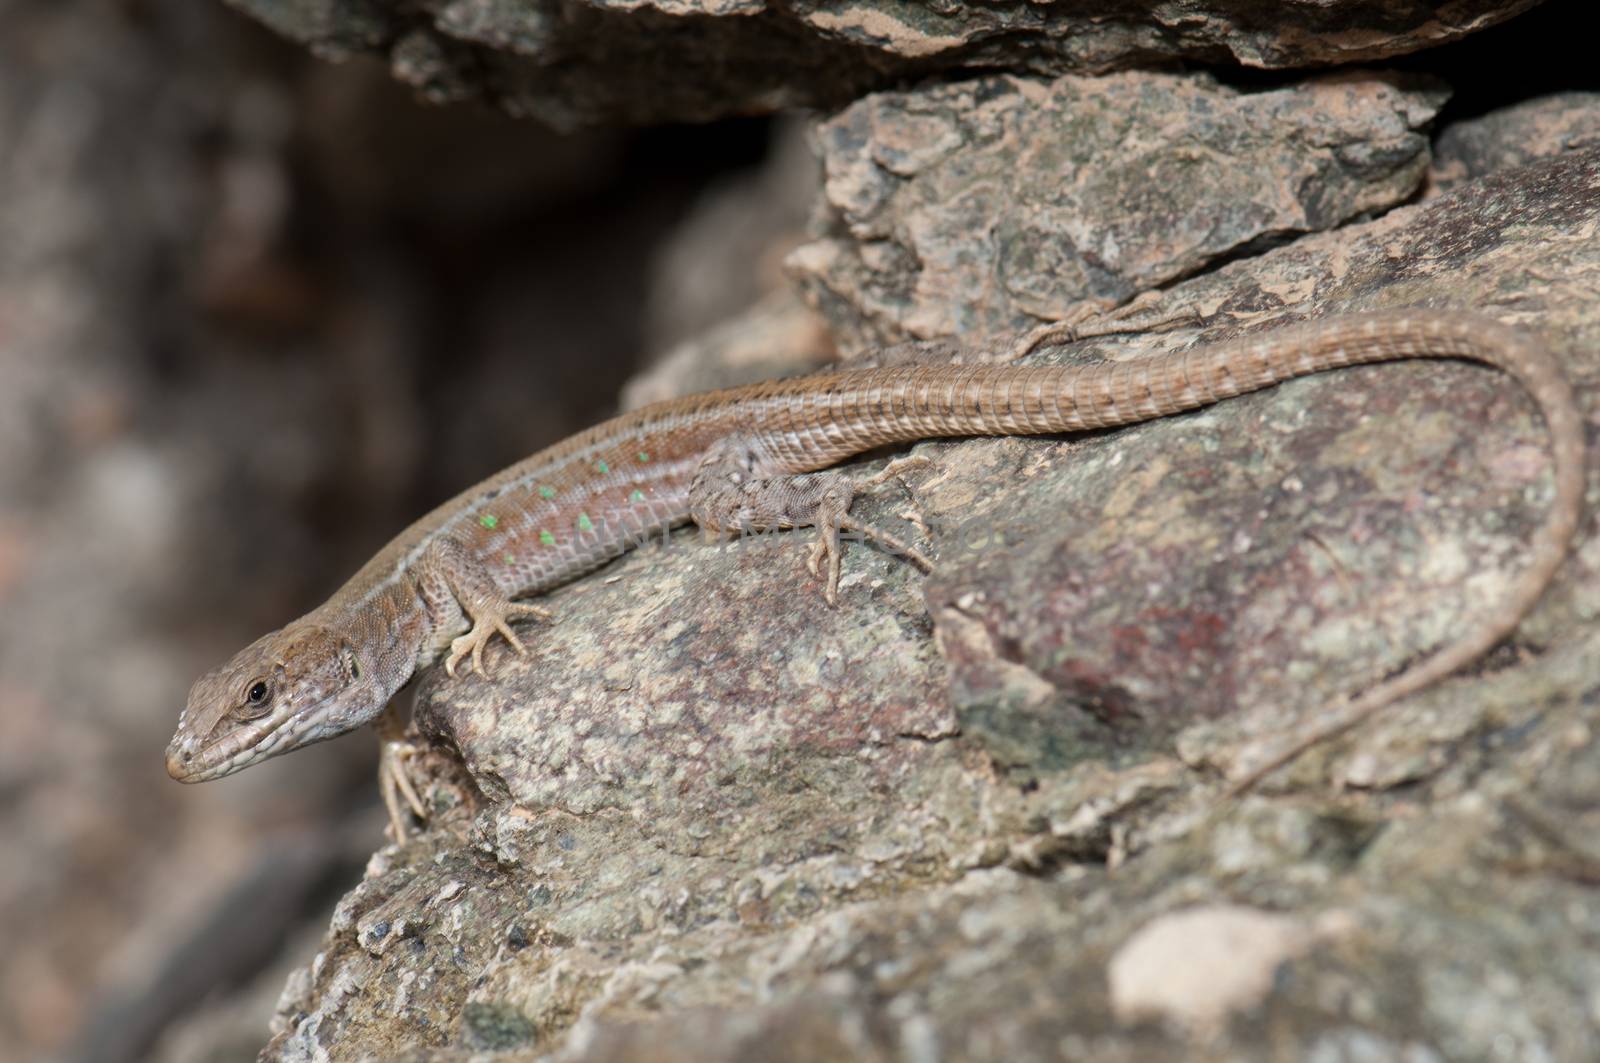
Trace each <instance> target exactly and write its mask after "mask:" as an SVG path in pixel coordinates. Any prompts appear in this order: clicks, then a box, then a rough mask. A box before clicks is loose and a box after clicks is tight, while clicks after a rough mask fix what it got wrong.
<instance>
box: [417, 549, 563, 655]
mask: <svg viewBox="0 0 1600 1063" xmlns="http://www.w3.org/2000/svg"><path fill="white" fill-rule="evenodd" d="M416 580H417V592H418V593H419V594H420V595H421V596H422V601H423V604H424V606H425V607H426V608H427V610H428V614H429V616H430V617H431V618H432V620H433V626H434V630H435V631H454V630H460V629H461V628H462V627H466V628H467V632H466V634H464V635H461V636H459V637H458V638H456V639H455V640H453V641H452V642H451V643H450V655H449V656H448V657H447V658H445V662H444V670H445V671H446V672H448V673H449V674H450V675H452V676H454V675H455V674H456V665H458V664H460V663H461V659H462V658H463V657H466V656H467V655H468V654H471V655H472V666H473V667H474V668H476V669H477V670H478V673H479V674H480V675H481V674H483V673H484V665H483V648H484V647H485V646H487V645H488V644H489V643H490V642H491V641H492V640H493V639H494V636H495V635H496V634H498V635H501V636H503V637H504V638H505V640H506V642H507V643H508V644H509V645H510V646H511V648H512V649H513V650H515V651H516V652H517V653H518V654H519V655H520V654H522V653H525V652H527V651H526V649H525V648H524V647H523V645H522V640H521V639H519V638H517V635H516V632H514V631H512V630H511V627H510V621H512V620H514V619H516V618H518V617H524V616H531V617H534V618H535V619H538V620H549V619H550V616H551V614H550V612H549V610H546V609H541V608H539V607H538V606H537V605H529V604H528V603H526V602H513V601H511V600H510V599H508V598H507V597H506V596H505V595H504V594H502V593H501V592H500V590H499V589H498V588H497V587H496V586H495V585H494V580H493V579H492V578H491V577H490V575H489V572H488V570H487V569H486V568H484V566H483V563H482V562H481V561H479V560H478V559H477V558H476V557H474V556H473V555H472V553H471V552H470V551H469V550H467V548H466V547H464V546H462V545H461V544H460V543H459V542H457V541H456V540H454V539H451V538H449V537H447V536H442V537H440V538H438V539H435V540H434V541H433V542H432V543H430V544H429V545H428V548H427V550H426V551H424V553H423V555H422V557H421V558H420V559H419V560H418V562H417V567H416Z"/></svg>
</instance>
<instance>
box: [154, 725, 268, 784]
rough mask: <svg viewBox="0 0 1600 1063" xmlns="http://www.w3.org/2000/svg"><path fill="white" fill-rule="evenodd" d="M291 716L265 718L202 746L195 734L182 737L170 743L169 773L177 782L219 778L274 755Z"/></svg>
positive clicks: (168, 751) (168, 753) (168, 755)
mask: <svg viewBox="0 0 1600 1063" xmlns="http://www.w3.org/2000/svg"><path fill="white" fill-rule="evenodd" d="M289 719H290V717H288V716H284V717H281V718H279V719H266V720H262V721H261V722H260V723H258V724H256V725H254V726H252V727H248V728H241V729H239V730H237V731H231V732H229V733H228V734H225V735H223V736H222V737H220V738H218V739H216V740H215V741H213V742H212V743H211V744H210V745H205V746H201V745H199V743H198V742H196V741H195V739H194V738H192V737H183V736H179V737H176V738H174V739H173V740H172V744H171V745H169V746H167V774H168V775H170V776H172V777H173V778H174V779H176V780H177V781H178V782H182V783H196V782H209V781H210V780H212V779H220V778H222V777H223V776H224V775H232V774H233V773H234V772H236V771H239V770H240V769H242V768H248V767H249V766H250V765H252V764H254V763H256V762H257V761H262V760H265V759H267V758H268V757H270V756H272V754H273V752H274V751H275V750H276V749H277V747H278V746H280V745H282V744H283V741H284V739H285V737H286V736H287V735H288V734H289V732H288V731H287V730H285V729H284V726H283V725H284V724H285V723H287V722H288V721H289Z"/></svg>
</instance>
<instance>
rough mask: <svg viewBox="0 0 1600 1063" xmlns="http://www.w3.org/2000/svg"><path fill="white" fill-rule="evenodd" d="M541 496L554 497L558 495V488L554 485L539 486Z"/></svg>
mask: <svg viewBox="0 0 1600 1063" xmlns="http://www.w3.org/2000/svg"><path fill="white" fill-rule="evenodd" d="M539 497H540V498H554V497H556V489H555V488H554V487H541V488H539Z"/></svg>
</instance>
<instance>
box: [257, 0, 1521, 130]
mask: <svg viewBox="0 0 1600 1063" xmlns="http://www.w3.org/2000/svg"><path fill="white" fill-rule="evenodd" d="M230 2H231V3H233V4H234V5H235V6H237V7H239V8H241V9H242V10H245V11H248V12H249V13H251V14H252V15H254V16H255V17H257V18H259V19H261V20H262V21H263V22H265V23H267V24H268V25H270V26H271V27H273V28H274V29H275V30H277V31H278V32H280V33H282V34H284V35H285V36H288V37H291V38H293V39H295V40H297V41H301V42H303V43H305V44H307V45H309V46H310V47H311V48H312V49H313V50H315V51H317V52H318V53H320V54H323V55H328V56H334V57H338V56H346V55H352V54H361V53H373V54H377V55H379V56H382V57H385V58H386V59H387V60H388V62H389V65H390V68H391V69H392V71H393V73H394V75H395V76H396V77H397V78H399V79H401V80H402V81H405V82H406V83H407V84H410V85H413V86H415V87H416V88H417V89H418V90H420V91H421V92H422V93H423V94H424V95H426V96H428V97H430V98H432V99H435V100H460V99H468V98H474V99H481V100H485V101H488V102H491V103H494V104H496V105H498V106H500V107H502V108H504V109H505V110H507V111H509V112H511V113H513V114H519V115H530V116H534V117H537V118H538V119H539V120H541V121H543V122H546V123H548V124H550V125H553V126H556V127H558V128H571V127H575V126H581V125H587V124H593V123H597V122H608V121H609V122H616V121H628V122H662V121H705V120H708V119H712V118H718V117H723V116H727V115H733V114H750V113H759V112H768V111H772V110H776V109H779V108H784V107H797V106H813V107H814V106H835V105H839V104H842V103H845V102H847V101H848V100H850V99H853V98H854V97H856V96H859V95H861V94H862V93H864V92H867V91H869V90H871V89H876V88H885V87H888V86H889V85H891V84H893V83H897V82H898V83H904V82H908V81H912V80H915V79H917V78H919V77H926V76H928V75H932V74H937V73H946V74H950V73H958V72H971V71H978V70H993V69H996V68H1002V69H1004V68H1010V69H1027V70H1030V71H1032V72H1034V73H1038V74H1056V73H1065V72H1089V73H1096V72H1104V71H1107V70H1112V69H1118V68H1126V67H1131V66H1134V65H1138V64H1158V63H1161V62H1163V61H1167V62H1170V61H1172V60H1189V61H1194V62H1202V63H1212V64H1220V65H1239V66H1245V67H1256V68H1262V69H1268V70H1281V69H1289V68H1298V67H1307V66H1324V65H1328V64H1332V63H1354V62H1369V61H1372V60H1377V59H1383V58H1386V57H1389V56H1396V55H1403V54H1405V53H1408V52H1413V51H1416V50H1417V49H1419V48H1425V47H1431V46H1434V45H1437V44H1440V43H1443V42H1445V41H1450V40H1454V39H1456V38H1459V37H1461V36H1463V35H1465V34H1469V33H1472V32H1474V31H1476V30H1479V29H1482V28H1484V27H1486V26H1490V25H1493V24H1494V23H1496V22H1499V21H1501V20H1503V19H1506V18H1509V17H1511V16H1512V15H1515V14H1517V13H1518V12H1520V11H1525V10H1527V9H1528V8H1530V7H1533V6H1534V4H1535V3H1536V2H1537V0H1453V2H1451V3H1449V4H1445V5H1441V4H1439V3H1437V2H1436V0H1319V2H1318V3H1315V4H1293V5H1284V4H1280V3H1274V2H1272V0H1171V2H1168V3H1164V4H1160V5H1149V4H1139V3H1120V4H1115V5H1110V6H1107V5H1104V4H1089V5H1071V6H1070V7H1069V6H1068V5H1060V4H1058V5H1048V6H1041V5H1037V4H1015V3H1013V4H969V3H959V2H953V3H941V4H937V5H932V4H917V5H907V4H895V3H885V2H884V0H852V2H849V3H844V4H814V3H800V4H792V3H766V2H763V0H654V2H651V3H643V2H640V0H593V2H589V3H582V4H576V3H559V2H557V0H434V2H432V3H428V4H423V5H391V4H384V3H379V2H377V0H298V2H296V3H293V4H284V3H281V2H278V0H230Z"/></svg>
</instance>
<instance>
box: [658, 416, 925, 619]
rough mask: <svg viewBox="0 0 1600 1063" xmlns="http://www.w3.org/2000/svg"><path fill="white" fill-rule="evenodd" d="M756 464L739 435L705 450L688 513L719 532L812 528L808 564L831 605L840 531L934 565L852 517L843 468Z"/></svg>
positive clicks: (851, 493)
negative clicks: (771, 469) (789, 470)
mask: <svg viewBox="0 0 1600 1063" xmlns="http://www.w3.org/2000/svg"><path fill="white" fill-rule="evenodd" d="M758 468H759V457H758V454H757V452H756V450H755V448H753V447H751V446H749V445H748V444H747V442H746V441H743V440H740V439H734V438H729V439H726V440H724V441H723V442H722V443H721V444H719V445H718V446H717V447H716V448H715V449H714V450H712V451H711V452H710V453H709V454H707V455H706V458H705V460H704V461H703V462H702V463H701V464H700V468H699V469H698V470H697V471H696V473H695V478H694V480H693V481H692V482H691V483H690V485H689V516H690V517H691V518H692V519H693V520H694V522H695V523H696V524H697V525H699V526H700V527H701V528H702V529H704V530H705V531H707V532H712V533H717V534H722V535H727V534H737V533H741V532H764V531H773V530H778V529H783V528H808V527H814V528H816V529H817V540H816V542H815V543H814V544H813V545H812V548H811V553H810V555H809V556H808V557H807V560H806V567H807V568H808V569H810V570H811V574H812V575H814V576H817V577H819V578H821V579H822V581H823V584H822V596H823V598H824V599H826V600H827V602H828V604H829V605H833V604H834V603H835V602H836V601H837V600H838V593H839V563H840V558H841V557H842V555H843V548H842V546H841V544H840V541H839V533H840V532H841V531H850V532H854V533H856V534H858V535H860V536H861V537H862V538H864V539H867V540H869V541H871V542H875V543H878V544H879V545H880V546H883V547H885V548H886V549H888V550H889V551H891V552H893V553H899V554H903V555H905V556H906V557H907V558H909V559H910V560H911V562H912V563H913V564H915V565H917V566H918V567H919V568H921V569H923V570H924V571H928V570H930V569H932V568H933V562H932V561H930V560H928V558H927V557H925V556H924V555H923V554H922V553H921V552H920V551H918V550H917V549H916V548H915V547H913V546H911V545H910V544H909V543H906V542H903V541H902V540H900V539H898V538H896V537H895V536H893V535H890V534H889V533H887V532H882V531H878V530H876V529H874V528H869V527H867V526H866V525H864V524H858V523H856V522H855V521H852V520H851V519H850V503H851V501H852V500H853V499H854V498H855V486H854V485H853V484H852V483H851V482H850V478H849V477H848V476H845V475H844V474H843V473H838V472H812V473H798V474H789V475H782V476H762V475H759V473H758V471H757V470H758ZM824 565H826V566H827V571H826V574H824V572H823V566H824Z"/></svg>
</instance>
